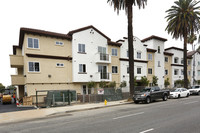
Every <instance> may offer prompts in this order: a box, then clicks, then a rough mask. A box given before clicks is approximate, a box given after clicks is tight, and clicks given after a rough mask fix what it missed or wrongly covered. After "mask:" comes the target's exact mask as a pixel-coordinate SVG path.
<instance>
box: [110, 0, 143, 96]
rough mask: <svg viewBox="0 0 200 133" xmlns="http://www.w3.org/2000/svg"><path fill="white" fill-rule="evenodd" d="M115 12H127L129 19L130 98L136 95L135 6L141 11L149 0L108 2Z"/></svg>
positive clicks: (115, 0) (114, 0)
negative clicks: (133, 23)
mask: <svg viewBox="0 0 200 133" xmlns="http://www.w3.org/2000/svg"><path fill="white" fill-rule="evenodd" d="M107 2H108V3H109V4H110V5H111V6H112V5H113V6H114V10H115V11H116V10H117V13H119V11H120V10H125V11H126V14H127V18H128V51H129V81H130V82H129V83H130V96H132V95H133V94H134V82H133V81H134V51H133V26H132V21H133V20H132V18H133V5H134V6H135V5H137V6H138V7H139V9H140V8H141V7H143V8H144V7H145V4H146V3H147V0H108V1H107Z"/></svg>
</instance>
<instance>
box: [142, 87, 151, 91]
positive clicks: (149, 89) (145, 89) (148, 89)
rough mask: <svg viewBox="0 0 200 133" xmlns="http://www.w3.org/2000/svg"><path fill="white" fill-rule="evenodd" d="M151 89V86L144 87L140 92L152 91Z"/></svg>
mask: <svg viewBox="0 0 200 133" xmlns="http://www.w3.org/2000/svg"><path fill="white" fill-rule="evenodd" d="M150 91H151V88H144V89H142V90H140V92H150Z"/></svg>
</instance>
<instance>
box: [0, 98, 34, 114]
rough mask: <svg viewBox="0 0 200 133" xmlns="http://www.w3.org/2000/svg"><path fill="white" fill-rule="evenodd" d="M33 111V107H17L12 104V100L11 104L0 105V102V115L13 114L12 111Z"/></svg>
mask: <svg viewBox="0 0 200 133" xmlns="http://www.w3.org/2000/svg"><path fill="white" fill-rule="evenodd" d="M32 109H35V108H34V107H17V106H16V104H15V103H14V100H12V104H2V103H1V102H0V113H6V112H14V111H22V110H32Z"/></svg>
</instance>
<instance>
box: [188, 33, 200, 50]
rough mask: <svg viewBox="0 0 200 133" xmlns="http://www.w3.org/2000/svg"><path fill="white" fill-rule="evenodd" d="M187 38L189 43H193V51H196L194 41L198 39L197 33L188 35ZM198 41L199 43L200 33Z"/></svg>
mask: <svg viewBox="0 0 200 133" xmlns="http://www.w3.org/2000/svg"><path fill="white" fill-rule="evenodd" d="M187 40H188V41H187V42H188V44H191V45H192V51H195V47H194V42H195V41H196V40H197V35H196V34H192V35H189V36H188V37H187ZM197 41H198V42H197V44H198V43H200V35H199V36H198V40H197Z"/></svg>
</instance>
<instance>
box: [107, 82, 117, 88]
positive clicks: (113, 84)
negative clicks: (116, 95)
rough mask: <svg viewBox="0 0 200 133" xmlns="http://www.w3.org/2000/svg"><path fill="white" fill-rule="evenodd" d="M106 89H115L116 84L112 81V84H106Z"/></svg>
mask: <svg viewBox="0 0 200 133" xmlns="http://www.w3.org/2000/svg"><path fill="white" fill-rule="evenodd" d="M108 87H110V88H115V87H116V82H115V81H114V82H110V83H109V84H108Z"/></svg>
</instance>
